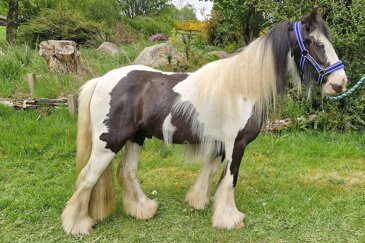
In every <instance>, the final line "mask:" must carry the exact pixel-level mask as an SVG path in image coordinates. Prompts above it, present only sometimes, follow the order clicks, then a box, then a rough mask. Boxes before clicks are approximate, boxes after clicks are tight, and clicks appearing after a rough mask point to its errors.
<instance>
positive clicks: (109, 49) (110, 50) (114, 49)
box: [96, 41, 121, 57]
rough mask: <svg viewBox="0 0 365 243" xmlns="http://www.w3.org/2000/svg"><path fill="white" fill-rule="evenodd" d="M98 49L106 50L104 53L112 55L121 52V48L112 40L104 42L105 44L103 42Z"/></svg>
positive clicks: (99, 50) (100, 50)
mask: <svg viewBox="0 0 365 243" xmlns="http://www.w3.org/2000/svg"><path fill="white" fill-rule="evenodd" d="M96 51H98V52H104V53H106V54H108V55H109V56H112V57H115V56H117V55H118V54H119V53H121V49H120V48H119V47H118V46H117V45H115V44H113V43H111V42H107V41H106V42H104V43H103V44H101V45H100V46H99V47H98V49H96Z"/></svg>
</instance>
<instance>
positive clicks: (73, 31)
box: [18, 9, 110, 47]
mask: <svg viewBox="0 0 365 243" xmlns="http://www.w3.org/2000/svg"><path fill="white" fill-rule="evenodd" d="M60 12H62V14H61V13H60ZM109 32H110V30H109V29H108V28H106V27H105V26H104V24H102V23H96V22H93V21H91V20H88V19H86V18H85V17H83V16H82V15H81V14H80V13H78V12H75V11H72V10H60V9H57V10H53V9H46V10H44V11H43V12H42V13H41V14H40V15H39V16H37V17H36V18H34V19H32V20H30V21H29V22H27V23H26V24H24V25H21V26H20V28H19V38H18V39H19V40H21V41H23V42H27V43H29V44H30V45H31V46H33V47H34V46H35V45H36V44H37V42H41V41H44V40H51V39H54V40H61V39H62V40H73V41H75V42H76V43H78V44H82V45H92V44H94V45H95V44H98V43H95V42H96V41H97V40H98V39H100V37H102V39H103V34H105V33H109Z"/></svg>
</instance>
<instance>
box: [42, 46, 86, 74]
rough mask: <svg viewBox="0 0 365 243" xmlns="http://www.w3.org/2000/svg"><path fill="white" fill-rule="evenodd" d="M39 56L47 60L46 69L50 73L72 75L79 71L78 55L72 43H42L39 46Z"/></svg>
mask: <svg viewBox="0 0 365 243" xmlns="http://www.w3.org/2000/svg"><path fill="white" fill-rule="evenodd" d="M39 54H40V55H41V56H42V57H44V58H45V59H47V61H48V67H49V69H50V70H52V71H57V72H73V73H77V72H78V71H80V70H79V67H80V53H79V52H78V51H77V49H76V43H75V42H74V41H67V40H49V41H42V42H41V43H40V44H39Z"/></svg>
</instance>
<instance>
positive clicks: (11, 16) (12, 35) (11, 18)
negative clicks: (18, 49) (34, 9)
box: [6, 0, 19, 44]
mask: <svg viewBox="0 0 365 243" xmlns="http://www.w3.org/2000/svg"><path fill="white" fill-rule="evenodd" d="M6 2H7V3H8V16H7V21H8V22H7V24H6V41H7V42H8V43H9V44H13V43H14V42H15V40H16V32H17V28H18V16H19V3H18V0H8V1H6Z"/></svg>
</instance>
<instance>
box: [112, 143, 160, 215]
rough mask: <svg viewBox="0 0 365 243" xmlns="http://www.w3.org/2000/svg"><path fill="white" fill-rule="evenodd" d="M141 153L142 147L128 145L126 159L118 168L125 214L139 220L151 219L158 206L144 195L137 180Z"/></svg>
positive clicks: (135, 144) (126, 146) (132, 144)
mask: <svg viewBox="0 0 365 243" xmlns="http://www.w3.org/2000/svg"><path fill="white" fill-rule="evenodd" d="M141 151H142V145H139V144H138V143H134V142H127V143H126V145H125V151H124V158H123V159H122V160H121V162H120V164H119V168H118V179H119V182H120V184H121V186H122V189H123V206H124V210H125V212H126V213H127V214H128V215H130V216H133V217H135V218H137V219H149V218H152V217H153V216H154V215H155V214H156V212H157V208H158V204H157V202H156V201H155V200H151V199H149V198H148V197H147V196H146V195H145V194H144V193H143V191H142V188H141V185H140V184H139V181H138V178H137V169H138V159H139V157H140V154H141Z"/></svg>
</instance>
